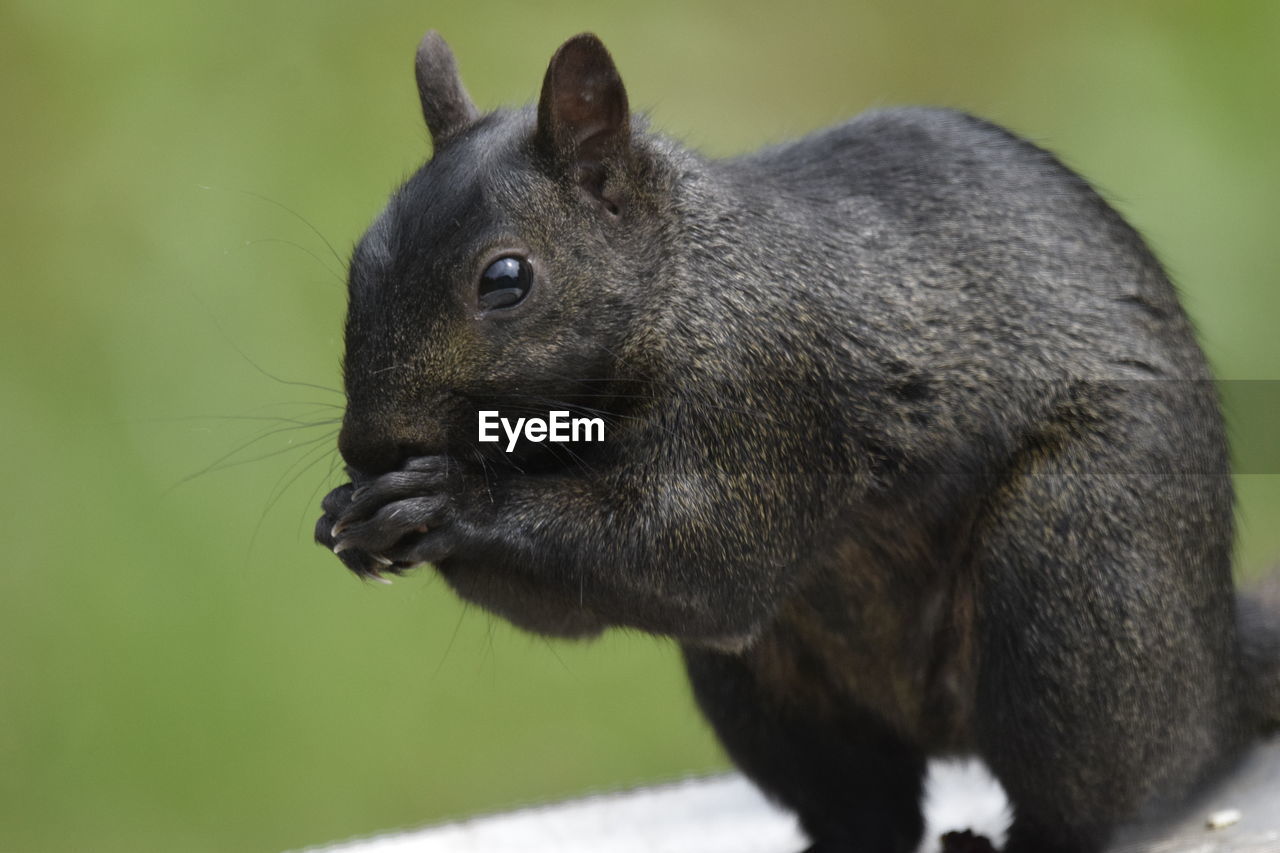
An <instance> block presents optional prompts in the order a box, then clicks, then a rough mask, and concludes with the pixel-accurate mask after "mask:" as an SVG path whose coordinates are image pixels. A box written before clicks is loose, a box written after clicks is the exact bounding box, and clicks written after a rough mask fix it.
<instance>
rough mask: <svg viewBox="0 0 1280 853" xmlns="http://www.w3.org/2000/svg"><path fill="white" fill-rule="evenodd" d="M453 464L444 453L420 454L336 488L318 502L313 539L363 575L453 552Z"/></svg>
mask: <svg viewBox="0 0 1280 853" xmlns="http://www.w3.org/2000/svg"><path fill="white" fill-rule="evenodd" d="M453 468H456V466H453V465H451V464H450V462H449V460H448V459H447V458H445V457H441V456H425V457H418V458H416V459H411V460H409V461H408V462H407V463H406V464H405V467H404V468H402V469H401V470H399V471H392V472H390V473H387V474H383V475H382V476H380V477H377V478H375V479H373V480H369V481H367V482H365V483H362V484H361V485H359V486H357V485H355V484H354V483H347V484H345V485H342V486H339V487H338V488H336V489H334V490H333V491H332V492H330V493H329V494H328V495H327V496H326V497H325V499H324V501H323V502H322V503H321V507H322V508H323V509H324V515H323V516H321V517H320V520H319V521H318V522H316V531H315V539H316V542H318V543H320V544H321V545H323V546H325V547H326V548H329V549H330V550H332V551H333V552H334V553H335V554H337V555H338V558H339V559H340V560H342V562H343V563H344V564H345V565H346V566H347V568H349V569H351V570H352V571H353V572H355V573H356V574H357V575H360V576H361V577H366V578H374V579H378V578H381V576H382V573H383V572H392V573H395V574H398V573H400V572H402V571H404V570H405V569H409V568H412V567H413V566H416V565H419V564H420V563H425V562H435V561H437V560H441V559H443V558H444V557H446V556H448V554H449V553H451V552H452V537H451V536H450V535H449V532H450V527H451V524H450V522H451V517H452V509H453V496H452V495H451V494H450V493H449V486H450V484H451V483H450V480H451V469H453Z"/></svg>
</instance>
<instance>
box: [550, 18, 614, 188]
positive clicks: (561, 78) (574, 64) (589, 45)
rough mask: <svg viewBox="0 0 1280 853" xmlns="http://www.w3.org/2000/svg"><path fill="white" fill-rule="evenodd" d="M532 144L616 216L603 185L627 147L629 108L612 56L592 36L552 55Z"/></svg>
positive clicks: (581, 37) (571, 41)
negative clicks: (573, 177)
mask: <svg viewBox="0 0 1280 853" xmlns="http://www.w3.org/2000/svg"><path fill="white" fill-rule="evenodd" d="M534 140H535V143H536V145H537V146H538V148H539V150H541V151H542V152H543V153H544V154H545V155H546V156H548V157H549V158H550V159H551V161H552V162H553V163H555V164H556V165H557V166H559V167H561V168H566V169H568V170H569V171H570V173H571V174H573V175H574V176H575V177H576V178H577V180H578V181H579V183H580V184H581V185H582V186H583V188H584V189H586V190H587V191H588V192H590V193H592V194H593V195H594V196H596V197H597V198H599V199H601V200H602V201H604V202H605V204H606V206H607V207H609V209H610V210H613V211H615V212H616V205H615V203H614V201H613V200H610V199H607V198H605V191H604V183H605V179H606V177H607V175H608V172H609V169H610V167H611V166H616V165H617V163H618V162H619V161H620V160H621V159H622V158H624V157H625V156H626V154H627V152H628V151H629V149H630V144H631V110H630V107H628V106H627V91H626V89H624V88H623V86H622V78H621V77H620V76H619V75H618V69H617V67H616V66H614V64H613V58H612V57H611V56H609V51H607V50H605V47H604V44H603V43H602V42H601V41H600V39H598V38H596V37H595V36H594V35H592V34H591V33H583V34H582V35H577V36H574V37H573V38H571V39H569V40H568V41H567V42H565V43H564V44H562V45H561V46H560V49H559V50H557V51H556V54H555V56H553V57H551V64H550V65H549V66H548V67H547V76H546V77H545V78H544V79H543V81H542V96H541V98H540V99H539V100H538V129H537V132H536V134H535V137H534Z"/></svg>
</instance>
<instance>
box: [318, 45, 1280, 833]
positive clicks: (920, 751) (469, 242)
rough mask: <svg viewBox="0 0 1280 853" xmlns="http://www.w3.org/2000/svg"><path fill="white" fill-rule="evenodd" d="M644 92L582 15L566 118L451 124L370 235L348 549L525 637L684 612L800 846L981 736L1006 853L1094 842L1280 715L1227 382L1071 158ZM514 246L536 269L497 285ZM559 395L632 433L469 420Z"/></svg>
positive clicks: (527, 112)
mask: <svg viewBox="0 0 1280 853" xmlns="http://www.w3.org/2000/svg"><path fill="white" fill-rule="evenodd" d="M429 39H430V36H429ZM437 40H438V37H437ZM442 48H443V42H439V44H438V45H437V44H435V42H432V45H431V47H430V48H429V51H428V52H429V53H431V55H432V56H434V57H435V59H434V60H433V63H430V64H429V65H428V68H429V69H436V71H435V72H433V73H446V72H448V74H449V75H452V70H451V69H452V68H453V63H452V57H451V56H448V57H447V61H446V60H445V59H442V58H441V56H442V54H440V50H441V49H442ZM443 50H445V51H447V48H443ZM419 55H420V56H421V55H422V53H421V52H420V54H419ZM418 67H419V83H420V86H421V90H422V96H423V100H424V112H425V113H426V115H427V118H428V121H429V123H430V122H432V116H433V113H435V114H437V115H438V116H442V117H456V116H457V115H459V114H460V113H459V108H458V107H457V104H458V100H457V94H456V93H458V92H463V90H462V86H461V83H460V82H459V81H457V80H456V78H453V77H451V78H450V79H447V80H443V81H442V80H434V79H426V80H425V81H424V79H423V71H422V69H423V67H424V66H423V64H422V63H421V62H420V63H419V66H418ZM428 77H429V75H428ZM439 92H443V93H445V95H444V96H443V97H444V98H445V100H446V101H447V102H448V103H447V104H445V105H444V106H443V107H441V108H440V109H439V110H436V109H435V108H434V106H433V104H434V102H433V100H432V99H433V98H435V97H437V95H436V94H435V93H439ZM464 94H465V93H464ZM469 103H470V102H469V100H468V101H467V104H469ZM593 105H598V107H593ZM619 105H621V107H620V106H619ZM625 105H626V98H625V92H624V91H623V90H622V83H621V81H620V79H619V78H618V76H617V72H616V69H614V66H613V63H612V61H611V60H610V59H609V56H608V54H607V52H605V50H604V48H603V46H602V45H600V43H599V42H598V40H595V39H594V37H591V36H579V37H577V38H575V39H573V40H570V42H568V43H566V45H565V46H564V47H563V48H561V51H560V52H559V53H557V55H556V58H555V59H553V61H552V65H551V68H550V69H549V71H548V75H547V81H546V83H545V84H544V88H543V93H542V99H541V105H540V107H538V108H533V107H531V108H528V109H524V110H518V111H499V112H495V113H490V114H487V115H484V116H482V117H479V118H475V119H474V120H470V119H469V120H467V121H466V122H465V126H459V125H458V123H457V122H456V121H454V120H453V118H441V119H440V120H439V121H437V122H436V124H439V125H440V126H441V128H443V127H446V126H447V128H448V130H447V132H441V130H440V129H438V128H437V126H435V124H433V126H432V128H431V129H432V133H433V137H434V138H435V142H436V150H435V153H434V156H433V157H432V159H431V160H430V162H428V163H427V164H426V165H425V166H424V167H423V168H422V169H421V170H420V171H419V172H418V173H417V174H416V175H414V176H413V177H412V178H411V179H410V180H409V181H408V182H407V183H406V184H405V185H404V186H403V187H402V188H401V189H400V190H399V191H398V192H397V193H396V194H395V195H394V196H393V198H392V199H391V201H390V203H389V205H388V207H387V209H386V211H384V212H383V214H382V216H381V217H380V218H379V220H378V222H377V223H376V224H375V225H374V226H373V228H371V229H370V231H369V233H368V234H367V235H366V237H365V239H364V240H363V241H362V242H361V244H360V246H359V247H358V249H357V251H356V253H355V255H354V257H353V259H352V264H351V277H350V279H351V280H350V294H351V299H350V309H349V313H348V318H347V332H346V335H347V337H346V340H347V355H346V361H345V375H346V388H347V393H348V408H347V413H346V421H345V424H344V428H343V432H342V436H341V442H340V444H341V449H342V453H343V455H344V457H345V458H346V460H347V462H348V464H349V466H350V468H349V470H350V472H351V474H352V479H353V483H351V484H348V485H345V486H343V487H341V488H339V489H336V490H335V491H334V492H333V493H332V494H331V495H329V497H328V498H326V499H325V504H324V508H325V515H324V517H322V518H321V520H320V522H319V524H318V525H317V539H318V540H319V541H320V542H321V543H322V544H324V545H326V546H327V547H332V548H335V549H336V550H339V551H340V552H341V554H340V556H341V557H342V559H343V561H344V562H345V563H346V564H347V565H348V566H349V567H350V568H352V569H353V570H355V571H356V572H357V573H359V574H361V575H366V576H367V575H375V574H377V573H378V572H380V571H386V570H390V571H400V570H403V569H406V568H408V567H410V566H413V565H417V564H419V563H422V562H430V563H433V564H434V565H435V566H436V568H437V569H438V570H439V571H440V572H441V574H442V575H443V576H444V577H445V578H446V579H447V580H448V582H449V583H450V585H451V586H453V587H454V588H455V589H456V590H457V591H458V592H459V593H460V594H461V595H462V596H464V597H465V598H468V599H470V600H472V601H475V602H477V603H479V604H481V605H482V606H484V607H486V608H488V609H490V610H492V611H494V612H496V613H499V614H501V615H503V616H505V617H507V618H508V619H510V620H511V621H513V622H514V623H516V624H517V625H521V626H523V627H525V628H527V629H529V630H533V631H538V632H541V633H547V634H554V635H561V636H584V635H590V634H594V633H597V632H599V631H601V630H603V629H604V628H606V627H609V626H625V627H632V628H637V629H640V630H643V631H647V632H651V633H655V634H661V635H666V636H670V637H674V638H675V639H676V640H678V641H679V642H680V643H681V644H682V647H683V649H684V653H685V657H686V662H687V665H688V669H689V672H690V676H691V680H692V684H693V688H694V692H695V695H696V696H697V698H698V701H699V703H700V704H701V706H702V708H703V710H704V711H705V712H706V714H707V716H708V718H709V719H710V721H711V722H712V724H713V725H714V726H715V728H716V730H717V733H718V734H719V735H720V737H721V739H722V741H723V742H724V744H725V747H726V749H727V750H728V751H729V753H730V755H731V756H732V757H733V758H734V760H735V761H736V762H737V763H738V764H739V765H740V766H741V767H742V768H743V769H744V770H745V771H746V772H747V773H748V774H749V775H751V776H752V777H753V778H754V779H755V780H756V781H757V783H758V784H759V785H760V786H761V787H762V788H763V789H764V790H765V791H766V792H768V793H769V794H770V795H771V796H773V797H775V798H776V799H778V800H779V801H780V802H782V803H784V804H786V805H787V806H789V807H790V808H792V809H794V810H795V811H796V812H797V813H798V814H799V816H800V818H801V821H802V823H803V825H804V827H805V829H806V831H808V832H809V834H810V835H811V836H812V838H813V840H814V846H813V848H811V849H812V850H813V851H844V850H849V851H853V850H877V851H908V850H912V849H914V846H915V844H916V843H917V842H918V840H919V835H920V832H921V820H920V812H919V798H920V784H921V778H922V774H923V770H924V761H925V759H926V757H928V756H933V755H960V754H976V755H978V756H981V757H982V758H983V759H984V760H986V762H987V763H988V764H989V765H990V766H991V768H992V770H993V771H994V772H995V774H996V776H997V777H998V778H999V779H1000V781H1001V782H1002V783H1003V785H1004V786H1005V788H1006V790H1007V791H1008V793H1009V796H1010V799H1011V802H1012V804H1013V808H1014V822H1013V827H1012V829H1011V833H1010V839H1009V842H1008V845H1007V847H1006V850H1008V851H1016V852H1017V853H1053V851H1063V853H1067V851H1071V852H1072V853H1085V851H1096V850H1098V849H1100V848H1101V847H1102V846H1103V845H1104V843H1105V841H1106V839H1107V838H1108V837H1109V836H1110V834H1111V831H1112V829H1113V827H1115V826H1117V825H1118V824H1120V823H1122V822H1124V821H1127V820H1129V819H1131V818H1133V817H1135V816H1137V815H1139V814H1140V813H1143V812H1144V811H1149V810H1151V809H1154V808H1156V807H1159V806H1161V805H1166V804H1169V803H1173V802H1176V800H1177V799H1178V798H1179V797H1181V796H1182V795H1184V794H1185V793H1187V792H1188V791H1189V790H1191V789H1192V788H1193V787H1194V786H1195V785H1197V784H1198V783H1199V782H1201V781H1203V780H1204V779H1206V778H1207V777H1208V776H1209V775H1210V774H1212V773H1213V772H1214V771H1215V770H1217V769H1218V768H1220V767H1223V766H1225V765H1226V764H1227V763H1228V762H1229V761H1230V760H1231V759H1232V758H1233V756H1235V755H1236V754H1237V753H1238V752H1239V750H1240V749H1241V747H1242V746H1243V745H1244V744H1246V743H1248V742H1249V741H1250V740H1251V739H1253V738H1255V737H1256V736H1257V735H1258V733H1259V732H1260V731H1261V730H1262V729H1263V728H1264V727H1265V726H1266V725H1268V724H1274V723H1275V722H1276V721H1278V720H1280V695H1278V694H1280V672H1278V671H1280V663H1278V661H1280V643H1278V642H1277V636H1278V634H1277V632H1276V625H1277V620H1276V617H1275V612H1274V610H1273V609H1270V608H1263V607H1261V606H1258V607H1255V606H1254V605H1252V604H1250V605H1247V606H1246V609H1245V614H1244V616H1245V618H1243V619H1239V620H1238V619H1237V599H1236V595H1235V592H1234V590H1233V586H1232V579H1231V561H1230V557H1231V549H1232V537H1233V531H1232V490H1231V480H1230V476H1229V468H1228V455H1227V447H1226V441H1225V438H1224V431H1223V426H1222V419H1221V415H1220V411H1219V405H1218V400H1217V396H1216V393H1215V390H1214V387H1213V384H1212V381H1211V374H1210V372H1209V370H1208V368H1207V366H1206V364H1205V360H1204V358H1203V356H1202V354H1201V351H1200V349H1199V347H1198V346H1197V344H1196V342H1195V339H1194V336H1193V333H1192V329H1191V326H1190V324H1189V323H1188V321H1187V318H1186V316H1185V315H1184V313H1183V311H1182V309H1181V308H1180V307H1179V304H1178V301H1177V298H1176V295H1175V292H1174V289H1173V287H1172V286H1171V285H1170V283H1169V281H1168V279H1167V277H1166V276H1165V274H1164V272H1163V271H1162V270H1161V267H1160V265H1159V263H1158V262H1157V261H1156V259H1155V258H1154V257H1153V256H1152V254H1151V252H1150V251H1149V250H1148V248H1147V247H1146V245H1145V244H1144V243H1143V241H1142V239H1141V238H1140V237H1139V236H1138V234H1137V233H1136V232H1135V231H1134V230H1133V229H1132V228H1131V227H1129V226H1128V225H1127V224H1126V223H1125V222H1124V221H1123V219H1121V217H1120V216H1119V215H1118V214H1117V213H1116V212H1115V211H1114V210H1113V209H1112V208H1111V207H1109V206H1108V205H1107V204H1106V203H1105V202H1104V201H1103V200H1102V199H1101V198H1100V197H1099V196H1098V195H1097V193H1095V192H1094V191H1093V190H1092V189H1091V188H1090V187H1089V185H1088V184H1087V183H1086V182H1085V181H1084V180H1083V179H1081V178H1080V177H1079V176H1077V175H1076V174H1074V173H1072V172H1071V171H1070V170H1068V169H1066V168H1065V167H1064V166H1062V165H1061V164H1060V163H1059V162H1058V161H1057V160H1056V159H1054V157H1053V156H1051V155H1050V154H1048V153H1046V152H1044V151H1043V150H1041V149H1039V148H1037V147H1035V146H1034V145H1031V144H1030V143H1028V142H1026V141H1024V140H1021V139H1019V138H1017V137H1015V136H1013V135H1012V134H1010V133H1008V132H1007V131H1004V130H1002V129H1000V128H997V127H995V126H993V125H991V124H988V123H986V122H984V121H981V120H978V119H975V118H972V117H970V116H967V115H964V114H961V113H958V112H952V111H946V110H933V109H892V110H881V111H875V112H870V113H866V114H864V115H862V116H859V117H858V118H856V119H854V120H852V121H850V122H848V123H846V124H843V125H840V126H838V127H834V128H831V129H829V130H825V131H822V132H819V133H815V134H813V135H811V136H808V137H806V138H804V139H802V140H799V141H797V142H793V143H789V144H786V145H781V146H777V147H774V148H770V149H767V150H764V151H761V152H759V153H756V154H752V155H749V156H746V157H739V158H735V159H729V160H711V159H707V158H704V157H702V156H699V155H698V154H696V153H694V152H691V151H689V150H687V149H685V148H683V147H681V146H679V145H677V144H676V143H674V142H672V141H670V140H668V139H666V138H664V137H662V136H660V135H657V134H653V133H650V132H649V131H648V130H647V129H645V128H644V127H643V126H642V123H641V122H640V121H639V120H638V119H636V118H635V117H630V118H628V112H627V111H626V109H625ZM620 110H621V111H620ZM511 252H515V253H519V254H521V255H524V256H528V257H529V258H530V259H531V260H532V263H533V265H534V268H535V270H536V285H535V287H534V289H533V290H532V291H531V294H530V296H529V297H528V298H527V299H526V300H525V301H524V302H523V303H521V304H520V305H519V306H518V308H516V309H512V310H507V311H502V312H490V313H486V312H483V311H479V310H478V309H477V307H476V296H475V294H476V287H477V280H478V277H479V274H480V271H481V270H482V269H484V267H485V265H486V264H487V263H488V262H489V261H491V260H492V259H493V258H494V257H496V256H500V255H502V254H503V253H511ZM552 402H555V403H557V404H563V405H565V406H569V407H573V408H574V409H575V410H580V411H601V412H604V413H605V414H606V415H607V416H608V418H609V432H608V440H607V441H606V442H605V444H603V445H591V446H581V447H576V448H568V449H563V450H561V451H559V452H557V451H556V450H555V449H554V448H549V447H547V446H539V447H532V446H523V447H521V448H520V449H518V450H517V451H516V452H515V453H514V454H512V455H510V456H504V455H501V454H497V455H495V454H494V453H493V452H492V451H490V450H488V449H487V448H481V447H480V446H478V445H477V443H476V440H475V438H476V434H475V433H476V430H475V413H476V410H477V409H478V408H481V407H499V408H507V409H510V410H512V411H515V412H517V413H520V412H523V413H528V412H529V411H530V409H534V408H536V409H541V410H542V411H544V412H545V411H546V409H547V408H549V407H550V405H549V404H550V403H552ZM1242 624H1243V625H1246V626H1247V630H1242V629H1241V627H1240V626H1241V625H1242Z"/></svg>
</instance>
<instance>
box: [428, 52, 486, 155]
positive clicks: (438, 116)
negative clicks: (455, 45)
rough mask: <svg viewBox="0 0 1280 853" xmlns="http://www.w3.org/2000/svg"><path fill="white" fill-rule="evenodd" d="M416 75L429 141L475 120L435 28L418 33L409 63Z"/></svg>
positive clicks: (440, 139) (472, 106)
mask: <svg viewBox="0 0 1280 853" xmlns="http://www.w3.org/2000/svg"><path fill="white" fill-rule="evenodd" d="M413 69H414V76H415V77H417V78H418V99H419V100H420V101H421V102H422V117H423V118H425V119H426V120H427V130H429V131H431V144H432V145H434V146H435V147H437V148H439V147H440V143H442V142H444V141H445V140H446V139H448V138H449V137H450V136H452V135H454V134H455V133H457V132H458V131H460V130H462V129H463V128H465V127H466V126H467V125H469V124H471V122H473V121H475V120H476V115H477V113H476V107H475V104H473V103H471V97H470V96H469V95H468V94H467V90H466V89H464V88H463V86H462V78H461V77H459V76H458V64H457V63H456V62H455V61H454V59H453V51H451V50H449V45H447V44H445V43H444V39H442V38H441V37H440V34H439V33H438V32H436V31H435V30H431V31H429V32H428V33H427V34H426V35H425V36H423V37H422V43H421V44H419V45H418V54H417V56H416V57H415V58H414V63H413Z"/></svg>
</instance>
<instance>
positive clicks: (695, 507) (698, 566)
mask: <svg viewBox="0 0 1280 853" xmlns="http://www.w3.org/2000/svg"><path fill="white" fill-rule="evenodd" d="M733 482H734V483H737V484H741V485H740V488H746V489H752V488H753V486H752V485H751V481H750V480H749V478H746V477H737V478H734V480H733ZM757 504H759V498H758V497H757ZM741 505H742V501H741V498H740V496H739V495H737V494H736V493H735V492H734V491H733V489H732V488H724V487H723V486H719V485H718V484H716V483H712V482H708V481H707V480H705V479H704V478H703V477H702V476H700V475H698V474H690V473H687V472H685V471H680V470H673V469H672V468H671V467H669V466H662V465H661V464H651V465H640V464H628V465H625V466H607V467H603V468H599V469H596V470H595V471H593V472H592V474H591V475H590V476H588V475H585V474H580V473H546V474H528V475H525V474H519V473H513V474H507V475H506V476H503V477H500V478H495V479H493V480H488V481H487V480H486V479H485V478H484V477H483V475H482V474H481V472H478V471H475V470H473V469H471V468H469V467H467V466H464V465H461V464H459V463H458V462H457V460H454V459H451V458H450V457H448V456H429V457H420V458H416V459H412V460H410V461H409V462H408V463H406V464H405V466H404V467H403V468H402V469H401V470H399V471H395V472H392V473H388V474H384V475H382V476H380V477H377V478H374V479H372V480H369V481H367V482H357V483H356V484H354V485H348V486H343V487H340V488H339V489H335V490H334V491H333V492H332V493H330V495H329V496H328V497H327V498H326V499H325V503H324V509H325V515H324V516H323V517H322V518H321V520H320V522H319V523H318V525H317V529H316V540H317V541H318V542H320V543H321V544H322V545H325V546H326V547H329V548H331V549H333V550H335V551H336V552H337V554H338V556H339V557H340V558H342V560H343V562H344V563H346V565H347V566H348V567H350V568H351V569H352V570H353V571H355V572H356V573H357V574H360V575H362V576H370V577H376V576H378V575H380V574H381V573H382V572H384V571H390V572H397V573H398V572H400V571H403V570H405V569H407V568H410V567H412V566H416V565H419V564H421V563H431V564H433V565H434V566H435V567H436V568H437V569H438V570H439V571H440V573H441V574H442V575H443V576H444V578H445V579H446V580H447V581H448V583H449V584H450V586H452V587H453V588H454V590H455V591H457V592H458V593H459V594H460V595H462V596H463V597H464V598H466V599H468V600H470V601H473V602H474V603H477V604H479V605H481V606H483V607H485V608H486V609H488V610H490V611H492V612H495V613H497V614H499V615H501V616H504V617H505V618H507V619H509V620H510V621H512V622H514V623H516V624H517V625H521V626H522V627H525V628H528V629H530V630H534V631H539V632H542V633H552V634H564V633H574V634H577V633H584V632H587V631H588V629H587V627H586V626H588V625H590V626H591V628H590V630H591V631H596V630H599V629H600V628H603V627H605V626H608V625H625V626H630V627H634V628H639V629H641V630H645V631H648V632H650V633H655V634H665V635H669V636H674V637H677V638H679V639H683V640H689V641H694V642H699V641H701V642H706V643H709V644H711V645H714V646H717V647H724V646H726V645H732V644H733V643H735V642H738V641H741V640H742V639H743V638H744V637H745V636H748V635H749V634H750V633H751V632H752V631H753V630H755V629H756V628H757V627H758V626H759V625H761V624H763V623H764V622H765V621H766V620H767V618H768V616H769V615H770V612H771V608H772V607H773V606H774V603H776V602H777V601H778V600H780V599H781V596H780V595H779V594H778V593H779V591H780V590H779V589H778V586H779V584H780V583H781V582H782V581H781V579H780V577H779V576H780V575H781V574H783V570H784V569H785V568H786V560H787V557H788V556H789V555H785V553H784V552H785V551H787V550H790V549H792V548H794V542H793V538H794V536H793V535H792V536H788V535H783V532H782V531H772V533H773V534H774V535H771V531H770V530H768V529H767V526H768V525H769V524H770V523H773V524H778V523H779V522H778V520H779V519H781V518H783V517H785V516H784V514H782V513H768V512H766V511H765V510H764V508H763V507H762V508H761V512H760V515H759V516H753V515H750V514H744V513H742V512H740V511H739V512H734V511H733V510H732V508H733V507H734V506H741ZM709 519H714V520H717V522H718V523H716V524H710V523H709V522H708V520H709ZM787 532H790V531H787Z"/></svg>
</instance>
